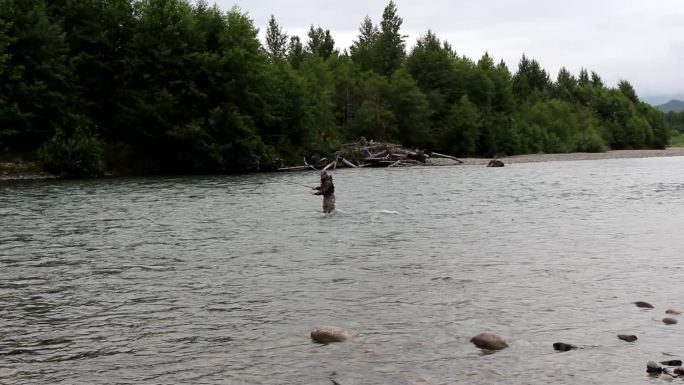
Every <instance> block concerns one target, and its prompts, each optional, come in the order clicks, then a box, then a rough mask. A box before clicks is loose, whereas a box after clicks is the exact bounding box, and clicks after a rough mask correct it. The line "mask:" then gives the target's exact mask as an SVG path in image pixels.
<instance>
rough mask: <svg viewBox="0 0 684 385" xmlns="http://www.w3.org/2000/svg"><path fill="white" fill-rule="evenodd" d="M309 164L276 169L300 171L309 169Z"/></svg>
mask: <svg viewBox="0 0 684 385" xmlns="http://www.w3.org/2000/svg"><path fill="white" fill-rule="evenodd" d="M309 169H310V167H309V166H292V167H279V168H278V171H302V170H309Z"/></svg>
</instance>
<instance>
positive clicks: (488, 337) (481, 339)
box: [470, 333, 508, 350]
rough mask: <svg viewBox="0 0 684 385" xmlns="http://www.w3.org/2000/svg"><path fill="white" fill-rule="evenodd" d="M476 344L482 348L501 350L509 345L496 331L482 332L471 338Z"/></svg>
mask: <svg viewBox="0 0 684 385" xmlns="http://www.w3.org/2000/svg"><path fill="white" fill-rule="evenodd" d="M470 342H472V343H473V344H474V345H475V346H477V347H478V348H480V349H487V350H501V349H504V348H507V347H508V343H506V340H505V339H504V338H503V337H501V336H499V335H496V334H494V333H480V334H478V335H476V336H475V337H473V338H471V339H470Z"/></svg>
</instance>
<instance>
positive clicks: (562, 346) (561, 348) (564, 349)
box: [553, 342, 577, 352]
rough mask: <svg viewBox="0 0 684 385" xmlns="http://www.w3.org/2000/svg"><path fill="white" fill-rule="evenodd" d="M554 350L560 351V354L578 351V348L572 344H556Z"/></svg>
mask: <svg viewBox="0 0 684 385" xmlns="http://www.w3.org/2000/svg"><path fill="white" fill-rule="evenodd" d="M553 348H554V349H556V350H558V351H559V352H567V351H570V350H574V349H577V346H575V345H572V344H566V343H564V342H556V343H554V344H553Z"/></svg>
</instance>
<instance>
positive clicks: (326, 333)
mask: <svg viewBox="0 0 684 385" xmlns="http://www.w3.org/2000/svg"><path fill="white" fill-rule="evenodd" d="M347 337H348V336H347V331H346V330H344V328H341V327H339V326H318V327H316V328H314V329H313V330H311V339H312V340H314V341H316V342H318V343H321V344H328V343H331V342H344V341H346V340H347Z"/></svg>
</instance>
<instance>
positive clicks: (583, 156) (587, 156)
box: [461, 147, 684, 165]
mask: <svg viewBox="0 0 684 385" xmlns="http://www.w3.org/2000/svg"><path fill="white" fill-rule="evenodd" d="M672 156H684V147H670V148H667V149H664V150H613V151H606V152H573V153H568V154H526V155H514V156H508V157H503V158H499V159H500V160H501V161H503V162H504V164H512V163H535V162H556V161H576V160H599V159H623V158H655V157H672ZM461 160H462V161H463V164H467V165H487V163H489V161H490V160H491V159H489V158H461Z"/></svg>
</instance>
